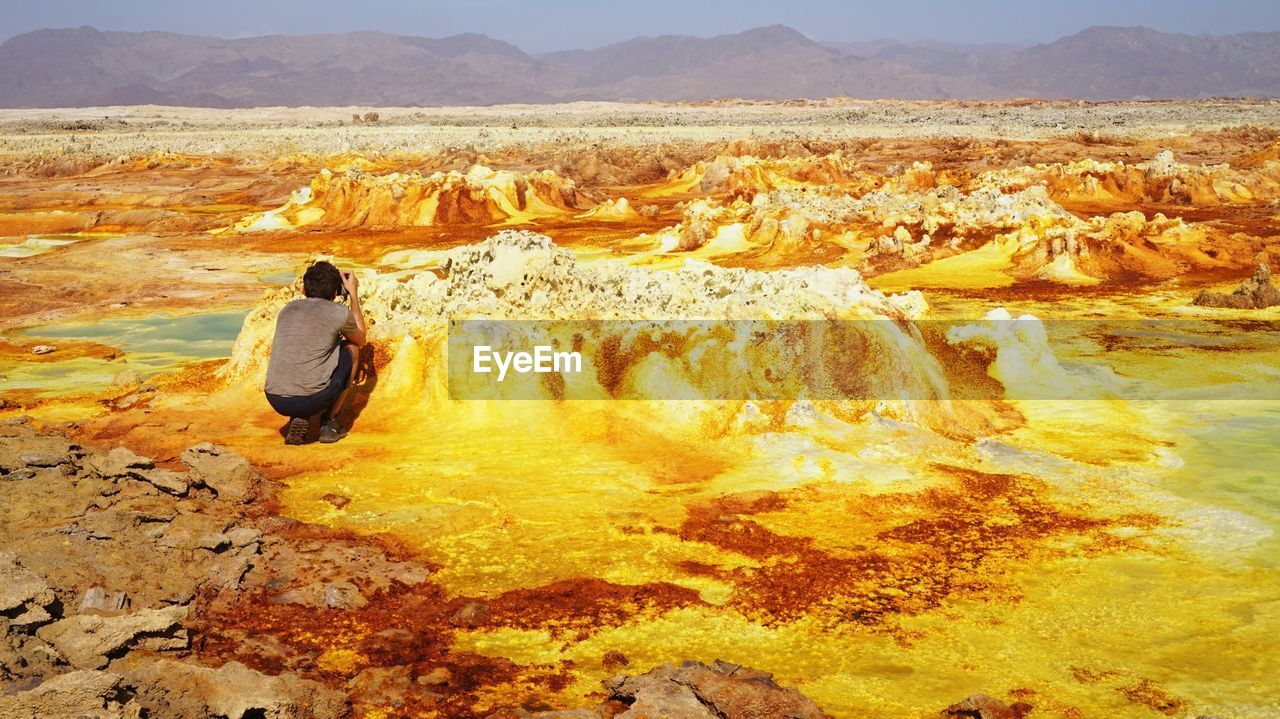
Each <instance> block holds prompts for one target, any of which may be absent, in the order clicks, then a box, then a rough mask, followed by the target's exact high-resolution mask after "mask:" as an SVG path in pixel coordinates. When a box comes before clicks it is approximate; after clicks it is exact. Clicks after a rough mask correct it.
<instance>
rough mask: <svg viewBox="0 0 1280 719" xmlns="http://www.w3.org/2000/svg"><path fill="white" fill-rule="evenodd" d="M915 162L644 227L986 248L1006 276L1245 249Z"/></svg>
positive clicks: (1222, 236) (717, 247)
mask: <svg viewBox="0 0 1280 719" xmlns="http://www.w3.org/2000/svg"><path fill="white" fill-rule="evenodd" d="M915 171H916V173H917V174H916V175H913V176H910V177H908V174H907V173H904V174H901V175H897V176H894V177H891V178H889V179H888V180H886V181H885V182H884V183H883V185H882V186H881V187H880V188H878V189H875V190H873V191H870V192H867V193H865V194H862V195H861V196H858V197H855V196H853V195H852V194H849V193H847V192H842V191H839V190H834V189H817V188H811V187H805V186H790V187H785V188H782V189H774V190H761V191H759V192H757V193H756V194H755V195H754V197H753V198H752V199H751V200H750V201H747V200H746V199H744V198H742V197H738V198H737V199H734V200H732V201H731V202H725V203H722V202H717V201H715V200H712V199H698V200H694V201H691V202H689V203H688V204H687V205H685V207H684V216H683V218H682V219H681V221H680V223H679V224H677V225H676V226H674V227H672V228H670V229H667V230H665V231H663V232H660V233H657V234H656V235H654V236H652V237H650V240H651V247H652V251H655V252H665V253H695V254H694V256H697V257H715V256H723V255H730V254H738V253H749V254H750V255H751V256H753V257H759V256H762V255H764V254H766V253H768V254H769V256H770V257H773V258H774V259H777V260H786V259H788V258H789V257H792V256H795V257H801V256H805V257H811V258H812V257H815V254H814V253H815V252H823V251H826V252H828V253H834V254H829V256H844V257H846V258H848V261H851V262H854V263H857V262H862V263H865V266H866V267H868V268H870V269H876V270H879V271H892V270H894V269H900V268H903V267H912V266H916V265H921V264H925V263H928V262H932V261H934V260H937V259H942V258H946V257H949V256H952V255H956V254H960V253H964V252H969V251H973V250H977V249H980V248H984V247H985V248H986V250H985V251H986V252H988V253H991V254H994V255H999V256H1000V257H1002V258H1003V259H1002V262H1003V263H1004V266H1003V268H1002V269H1003V271H1004V272H1005V273H1007V274H1008V275H1009V276H1010V277H1011V278H1012V279H1014V280H1024V281H1025V280H1044V281H1052V282H1059V283H1066V284H1092V283H1096V282H1100V281H1107V280H1112V279H1124V278H1133V277H1144V278H1151V279H1157V280H1165V279H1169V278H1172V277H1176V276H1179V275H1182V274H1186V273H1188V272H1191V271H1214V270H1220V269H1227V268H1233V267H1237V266H1239V264H1240V262H1242V261H1244V259H1243V258H1252V256H1253V254H1254V252H1255V249H1256V248H1255V247H1254V245H1255V243H1254V242H1253V241H1252V240H1251V239H1250V238H1248V237H1247V236H1244V235H1239V234H1236V235H1228V234H1226V233H1224V232H1223V231H1221V230H1219V229H1216V228H1213V227H1212V226H1209V225H1202V224H1192V225H1188V224H1186V223H1184V222H1183V221H1182V220H1181V219H1178V218H1174V219H1170V218H1168V217H1166V216H1165V215H1163V214H1160V213H1157V214H1155V215H1154V216H1153V217H1151V218H1149V219H1148V218H1147V217H1146V216H1145V215H1143V214H1142V213H1140V212H1117V213H1113V214H1110V215H1099V216H1095V217H1091V218H1089V219H1081V218H1079V217H1077V216H1076V215H1074V214H1072V213H1071V212H1069V211H1067V210H1066V209H1065V208H1064V207H1063V206H1062V205H1060V204H1059V203H1058V202H1057V201H1056V200H1055V199H1054V197H1053V196H1052V194H1051V190H1050V189H1049V188H1046V187H1045V186H1043V185H1039V184H1035V185H1030V186H1027V187H1022V188H1021V189H1011V188H1007V187H1006V188H1001V187H998V186H995V185H993V184H989V181H990V179H991V178H990V177H987V176H982V177H980V178H978V179H976V180H974V181H973V182H971V183H967V184H966V185H964V186H956V185H952V184H941V185H938V184H936V182H937V180H938V178H937V177H936V176H934V175H931V174H929V172H931V171H930V170H929V168H926V167H918V168H915ZM904 178H907V179H904ZM817 256H819V257H821V255H817Z"/></svg>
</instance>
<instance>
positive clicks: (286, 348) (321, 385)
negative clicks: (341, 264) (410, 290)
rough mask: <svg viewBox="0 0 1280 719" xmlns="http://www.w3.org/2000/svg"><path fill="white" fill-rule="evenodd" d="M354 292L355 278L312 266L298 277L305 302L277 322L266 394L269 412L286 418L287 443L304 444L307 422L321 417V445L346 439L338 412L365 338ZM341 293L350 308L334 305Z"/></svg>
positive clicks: (294, 305)
mask: <svg viewBox="0 0 1280 719" xmlns="http://www.w3.org/2000/svg"><path fill="white" fill-rule="evenodd" d="M358 288H359V281H358V280H356V276H355V275H354V274H353V273H351V272H339V271H338V268H336V267H334V266H333V265H332V264H330V263H328V262H316V263H315V264H313V265H311V266H310V267H308V268H307V271H306V273H305V274H303V276H302V293H303V294H304V295H306V297H305V298H303V299H300V300H294V301H292V302H290V303H289V304H287V305H285V306H284V308H283V309H281V310H280V315H279V316H278V317H277V318H276V334H275V339H274V340H273V341H272V343H271V359H270V361H269V362H268V363H267V382H266V391H267V402H269V403H270V404H271V407H272V409H274V410H275V411H276V412H279V413H280V414H281V415H283V416H285V417H289V418H290V419H289V427H288V430H287V431H286V432H285V438H284V443H285V444H302V443H303V442H305V441H306V435H307V430H308V429H309V427H310V419H309V418H311V417H314V416H316V415H320V416H321V425H320V441H321V442H326V443H328V442H337V441H338V440H340V439H342V438H343V437H345V436H346V433H345V432H343V431H342V429H341V428H340V427H339V426H338V412H339V411H340V410H341V409H342V403H343V401H345V400H346V398H347V393H348V392H349V390H350V388H351V383H352V382H353V381H354V380H355V375H356V364H357V362H356V358H357V353H358V352H359V351H360V350H359V348H360V347H363V346H364V343H365V342H366V339H367V338H366V336H365V323H364V313H363V312H361V311H360V295H359V293H358V292H357V291H356V290H357V289H358ZM339 292H342V293H343V294H345V295H347V296H348V297H349V298H350V302H351V307H350V309H348V308H347V307H346V306H344V305H342V304H340V303H338V302H336V301H335V298H336V297H337V296H338V293H339Z"/></svg>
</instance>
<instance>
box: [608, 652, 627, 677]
mask: <svg viewBox="0 0 1280 719" xmlns="http://www.w3.org/2000/svg"><path fill="white" fill-rule="evenodd" d="M630 663H631V660H630V659H627V655H625V654H623V653H622V652H619V651H609V652H605V654H604V659H602V660H601V662H600V664H601V666H603V667H604V668H605V669H607V670H609V671H611V672H612V671H617V670H618V669H621V668H622V667H625V666H627V665H628V664H630Z"/></svg>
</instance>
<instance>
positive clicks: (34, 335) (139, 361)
mask: <svg viewBox="0 0 1280 719" xmlns="http://www.w3.org/2000/svg"><path fill="white" fill-rule="evenodd" d="M246 314H247V311H246V310H224V311H218V312H205V313H196V314H173V313H163V312H160V313H152V314H148V315H142V316H137V317H109V318H105V319H102V320H98V321H96V322H66V323H53V324H47V325H41V326H39V327H31V328H26V329H24V330H21V331H19V332H16V333H14V334H15V338H20V339H22V340H24V341H33V340H40V341H42V342H45V343H47V344H52V345H54V346H56V345H57V344H58V340H78V341H89V342H95V343H98V344H103V345H107V346H110V347H115V348H117V349H120V350H122V351H123V353H124V354H123V355H122V356H120V357H118V358H116V359H114V360H105V359H97V358H92V357H77V358H73V359H68V360H65V361H57V360H56V354H54V355H53V356H52V357H53V358H54V361H40V362H36V361H32V362H23V361H10V362H3V361H0V376H3V377H4V380H3V384H4V386H6V387H8V388H11V389H35V390H39V391H41V392H44V393H58V392H67V391H93V390H98V389H102V388H103V387H105V386H107V385H109V384H110V383H111V380H112V378H114V377H115V376H116V375H117V374H119V373H120V372H122V371H124V370H126V369H129V370H133V371H135V372H137V373H138V375H139V376H140V377H142V378H144V379H145V378H147V377H150V376H152V375H155V374H158V373H160V372H164V371H167V370H171V369H173V368H175V367H179V366H181V365H184V364H187V363H190V362H197V361H201V360H209V359H218V358H222V357H227V356H229V355H230V354H231V345H232V344H233V343H234V342H235V339H236V335H237V334H239V332H240V327H241V325H242V324H243V323H244V318H245V315H246ZM46 357H49V356H46Z"/></svg>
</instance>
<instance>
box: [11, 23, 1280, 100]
mask: <svg viewBox="0 0 1280 719" xmlns="http://www.w3.org/2000/svg"><path fill="white" fill-rule="evenodd" d="M833 96H848V97H857V98H867V99H872V98H902V99H947V98H965V99H994V98H1010V97H1039V98H1051V99H1058V98H1075V99H1082V100H1116V99H1132V98H1201V97H1212V96H1255V97H1276V96H1280V32H1269V33H1242V34H1237V35H1223V36H1208V35H1199V36H1192V35H1181V34H1171V33H1163V32H1158V31H1155V30H1150V29H1147V28H1120V27H1095V28H1090V29H1088V30H1085V31H1083V32H1080V33H1077V34H1075V35H1070V36H1068V37H1063V38H1061V39H1059V40H1056V41H1054V42H1051V43H1047V44H1043V45H1036V46H1033V47H1017V46H1012V45H962V44H948V43H939V42H896V41H889V40H884V41H876V42H865V43H834V42H828V43H821V42H817V41H814V40H812V39H810V38H808V37H806V36H804V35H803V34H801V33H799V32H797V31H795V30H793V29H791V28H788V27H784V26H779V25H775V26H771V27H763V28H756V29H753V30H747V31H745V32H741V33H737V34H732V35H721V36H717V37H711V38H700V37H692V36H687V35H664V36H660V37H638V38H635V39H632V40H627V41H624V42H620V43H615V44H612V45H607V46H605V47H601V48H598V49H594V50H569V51H564V52H555V53H548V54H544V55H538V56H534V55H530V54H527V53H525V52H524V51H522V50H520V49H519V48H518V47H516V46H514V45H511V44H509V43H506V42H502V41H500V40H495V39H493V38H489V37H486V36H484V35H477V34H464V35H455V36H452V37H446V38H438V39H436V38H425V37H413V36H407V35H394V34H389V33H381V32H351V33H342V34H331V35H305V36H283V35H276V36H269V37H256V38H244V39H223V38H215V37H199V36H191V35H177V34H173V33H166V32H136V33H135V32H102V31H99V30H95V29H94V28H91V27H81V28H72V29H57V30H38V31H35V32H30V33H25V34H22V35H17V36H15V37H12V38H10V39H9V40H7V41H5V42H4V43H3V44H0V107H87V106H100V105H137V104H157V105H190V106H201V107H228V108H230V107H256V106H277V105H285V106H299V105H314V106H343V105H364V106H368V105H371V106H411V107H412V106H438V105H492V104H500V103H548V102H564V101H573V100H619V101H698V100H710V99H718V98H742V99H794V98H820V97H833Z"/></svg>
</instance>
